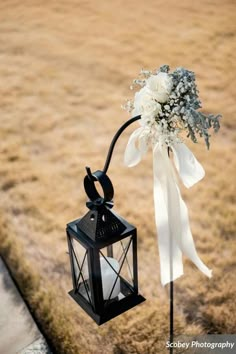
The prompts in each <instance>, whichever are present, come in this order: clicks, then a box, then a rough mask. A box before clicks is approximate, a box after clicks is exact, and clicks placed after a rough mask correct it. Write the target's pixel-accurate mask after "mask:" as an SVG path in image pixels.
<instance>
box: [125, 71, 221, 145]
mask: <svg viewBox="0 0 236 354" xmlns="http://www.w3.org/2000/svg"><path fill="white" fill-rule="evenodd" d="M134 86H136V87H141V89H140V90H139V91H137V92H136V93H135V96H134V100H128V101H127V103H126V105H125V106H124V108H125V109H126V110H127V111H128V112H131V113H132V116H137V115H141V121H140V123H141V126H144V127H145V128H146V129H145V136H146V140H148V142H150V141H152V143H153V144H155V143H156V142H157V141H161V142H162V143H166V144H167V145H168V146H169V145H171V144H173V143H176V142H181V141H182V138H183V137H182V134H181V133H182V132H183V131H187V137H190V138H191V139H192V141H193V142H194V143H196V142H197V135H199V136H200V137H203V138H204V139H205V142H206V145H207V147H208V148H209V146H210V143H209V138H210V134H209V129H210V128H211V127H212V128H213V129H214V131H215V132H217V131H218V130H219V128H220V123H219V118H220V117H221V116H220V115H216V116H215V115H212V114H210V115H206V114H204V113H202V112H200V111H198V109H199V108H201V102H200V100H199V97H198V90H197V86H196V83H195V74H194V73H193V72H192V71H189V70H187V69H184V68H177V69H175V70H174V71H173V72H170V69H169V66H168V65H163V66H161V67H160V68H159V69H158V70H156V71H154V72H152V71H148V70H142V71H141V73H140V78H139V79H135V80H134ZM134 86H131V88H132V89H133V88H134Z"/></svg>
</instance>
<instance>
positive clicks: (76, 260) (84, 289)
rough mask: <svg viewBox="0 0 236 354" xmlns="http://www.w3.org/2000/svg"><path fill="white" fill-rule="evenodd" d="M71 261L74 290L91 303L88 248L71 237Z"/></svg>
mask: <svg viewBox="0 0 236 354" xmlns="http://www.w3.org/2000/svg"><path fill="white" fill-rule="evenodd" d="M71 248H72V262H73V269H74V275H75V284H76V291H77V292H78V293H79V294H80V295H81V296H83V297H84V299H85V300H86V301H88V302H89V303H90V304H91V287H90V281H89V271H88V250H87V249H85V248H84V247H83V246H82V245H81V244H80V243H79V242H77V241H76V240H75V239H73V238H72V239H71Z"/></svg>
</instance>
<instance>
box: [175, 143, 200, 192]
mask: <svg viewBox="0 0 236 354" xmlns="http://www.w3.org/2000/svg"><path fill="white" fill-rule="evenodd" d="M171 149H172V151H173V157H174V164H175V167H176V169H177V171H178V173H179V176H180V179H181V180H182V182H183V184H184V185H185V187H187V188H190V187H192V186H193V185H194V184H195V183H197V182H199V181H200V180H201V179H202V178H203V177H204V176H205V171H204V169H203V167H202V165H201V164H200V163H199V162H198V160H197V159H196V157H195V156H194V155H193V153H192V151H190V150H189V149H188V148H187V146H186V145H185V144H183V143H178V144H173V145H172V146H171Z"/></svg>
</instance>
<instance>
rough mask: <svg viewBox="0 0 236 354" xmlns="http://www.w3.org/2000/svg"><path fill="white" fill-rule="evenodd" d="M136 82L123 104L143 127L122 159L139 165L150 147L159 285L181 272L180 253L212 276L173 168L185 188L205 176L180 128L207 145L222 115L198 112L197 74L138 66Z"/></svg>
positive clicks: (182, 69)
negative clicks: (197, 245) (199, 251)
mask: <svg viewBox="0 0 236 354" xmlns="http://www.w3.org/2000/svg"><path fill="white" fill-rule="evenodd" d="M134 85H135V86H138V87H141V89H140V90H139V91H137V92H136V93H135V96H134V100H129V101H127V103H126V105H125V107H124V108H125V109H126V110H128V111H129V112H131V113H132V116H139V117H140V116H141V117H140V120H139V122H140V125H141V126H140V127H139V128H137V129H136V130H135V131H134V132H133V133H132V134H131V136H130V138H129V141H128V144H127V146H126V150H125V154H124V163H125V165H127V166H129V167H132V166H135V165H137V164H138V163H139V162H140V161H141V160H142V158H143V156H144V155H145V154H146V152H147V150H148V146H149V145H151V147H152V150H153V171H154V203H155V219H156V227H157V233H158V244H159V254H160V269H161V283H162V284H163V285H165V284H167V283H168V282H170V281H173V280H175V279H177V278H178V277H180V276H181V275H182V274H183V262H182V255H183V254H185V255H186V256H187V257H188V258H189V259H191V260H192V262H193V263H194V264H195V265H196V266H197V267H198V268H199V269H200V271H201V272H202V273H204V274H205V275H206V276H208V277H211V270H210V269H209V268H208V267H207V266H206V265H205V264H204V263H203V262H202V260H201V259H200V257H199V256H198V254H197V251H196V248H195V245H194V241H193V237H192V233H191V229H190V224H189V217H188V209H187V206H186V205H185V203H184V201H183V199H182V197H181V194H180V189H179V186H178V178H177V174H176V172H177V173H178V175H179V178H180V180H181V181H182V182H183V184H184V185H185V187H187V188H190V187H191V186H193V185H194V184H195V183H197V182H199V181H200V180H201V179H202V178H203V177H204V175H205V171H204V169H203V167H202V165H201V164H200V163H199V162H198V160H197V159H196V158H195V156H194V155H193V153H192V152H191V151H190V150H189V148H188V147H187V146H186V145H185V144H184V143H183V132H187V137H190V138H191V139H192V141H193V142H194V143H196V142H197V136H198V135H200V137H203V138H204V139H205V142H206V145H207V147H208V149H209V146H210V143H209V138H210V134H209V129H210V128H211V127H212V128H213V129H214V131H215V132H217V131H218V130H219V128H220V123H219V118H220V117H221V116H220V115H216V116H215V115H212V114H210V115H206V114H204V113H202V112H199V111H198V109H199V108H200V107H201V102H200V100H199V98H198V90H197V87H196V83H195V75H194V73H193V72H191V71H189V70H186V69H184V68H177V69H176V70H174V71H173V72H171V73H170V72H169V66H167V65H163V66H161V67H160V69H159V70H157V71H155V72H151V71H146V70H142V71H141V77H140V78H139V79H136V80H134ZM139 117H136V118H139ZM167 147H169V148H170V149H171V151H172V152H173V160H172V159H169V156H168V151H167V150H168V149H167ZM173 165H174V166H175V168H174V167H173Z"/></svg>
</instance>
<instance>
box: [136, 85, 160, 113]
mask: <svg viewBox="0 0 236 354" xmlns="http://www.w3.org/2000/svg"><path fill="white" fill-rule="evenodd" d="M160 111H161V105H160V104H159V103H158V102H157V101H156V100H155V97H154V96H153V94H152V92H150V90H149V89H148V88H147V87H146V86H145V87H143V88H142V89H141V90H140V91H138V92H136V94H135V96H134V110H133V112H132V114H133V115H134V116H135V115H139V114H140V115H141V116H142V118H147V119H151V118H154V117H155V116H157V115H158V113H159V112H160Z"/></svg>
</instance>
